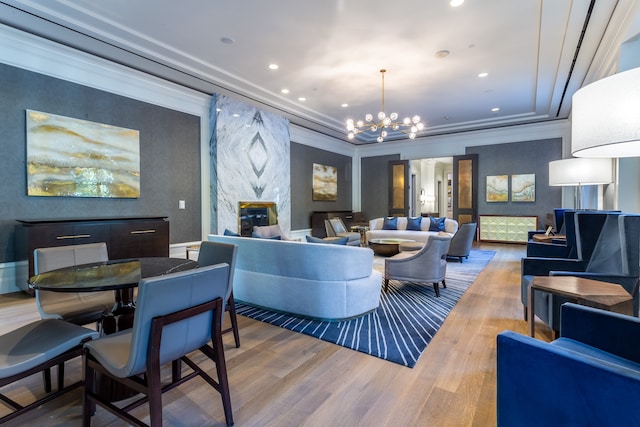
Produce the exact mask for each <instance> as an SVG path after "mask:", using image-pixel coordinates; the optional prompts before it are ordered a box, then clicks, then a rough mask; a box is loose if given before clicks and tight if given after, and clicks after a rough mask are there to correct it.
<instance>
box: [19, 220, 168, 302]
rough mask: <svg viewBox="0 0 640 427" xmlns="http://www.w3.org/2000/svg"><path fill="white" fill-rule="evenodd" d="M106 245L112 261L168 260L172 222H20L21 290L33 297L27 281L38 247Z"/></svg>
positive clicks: (32, 271) (31, 274)
mask: <svg viewBox="0 0 640 427" xmlns="http://www.w3.org/2000/svg"><path fill="white" fill-rule="evenodd" d="M99 242H105V243H106V244H107V250H108V252H109V259H125V258H142V257H168V256H169V221H168V220H167V217H165V216H152V217H149V216H145V217H111V218H65V219H20V220H18V224H17V225H16V229H15V250H16V257H17V259H18V260H27V261H28V269H27V270H26V271H24V273H23V274H19V275H18V276H17V281H18V283H17V284H18V287H19V288H20V289H22V290H23V291H25V292H28V293H30V294H33V290H32V289H29V287H28V283H27V281H28V280H29V277H31V276H33V275H34V266H33V251H34V250H35V249H36V248H48V247H56V246H67V245H79V244H84V243H99Z"/></svg>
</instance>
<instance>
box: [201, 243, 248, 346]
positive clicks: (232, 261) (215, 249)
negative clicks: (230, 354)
mask: <svg viewBox="0 0 640 427" xmlns="http://www.w3.org/2000/svg"><path fill="white" fill-rule="evenodd" d="M237 253H238V246H237V245H234V244H231V243H218V242H208V241H205V242H202V244H201V245H200V251H199V252H198V265H199V266H200V267H204V266H207V265H215V264H220V263H222V262H225V263H227V264H229V282H230V284H231V293H230V294H229V300H228V301H227V304H226V305H225V311H227V312H229V320H231V327H230V328H227V329H224V330H223V331H222V333H223V334H226V333H228V332H233V338H234V339H235V342H236V348H237V347H240V333H239V332H238V318H237V316H236V304H235V301H234V300H233V274H234V272H235V269H236V255H237Z"/></svg>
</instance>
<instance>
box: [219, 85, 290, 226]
mask: <svg viewBox="0 0 640 427" xmlns="http://www.w3.org/2000/svg"><path fill="white" fill-rule="evenodd" d="M211 111H212V113H211V114H212V116H213V114H214V113H215V117H211V123H212V124H213V125H214V126H212V127H211V129H212V138H211V148H212V149H211V150H210V151H211V153H210V155H212V159H213V158H215V163H213V161H212V168H211V170H212V172H211V173H212V181H211V182H212V187H213V183H216V182H217V186H216V189H215V192H216V195H215V196H216V197H213V194H212V197H211V204H212V208H211V214H212V218H214V214H217V221H216V226H217V227H215V228H214V227H213V225H214V224H213V222H214V220H213V219H212V228H211V230H212V232H216V229H217V231H218V233H222V232H223V231H224V229H225V228H228V229H229V230H232V231H236V232H237V231H238V202H240V201H249V202H252V201H264V202H275V203H276V206H277V210H278V223H279V224H280V228H281V229H282V230H283V231H284V232H285V233H287V234H289V233H290V231H291V172H290V163H289V159H290V136H289V121H288V120H287V119H285V118H283V117H280V116H278V115H276V114H273V113H269V112H265V111H262V110H259V109H257V108H255V107H253V106H251V105H248V104H245V103H243V102H240V101H236V100H233V99H231V98H229V97H227V96H222V95H217V96H214V97H213V98H212V105H211ZM211 190H212V192H213V188H212V189H211ZM216 200H217V205H216ZM214 205H216V206H214Z"/></svg>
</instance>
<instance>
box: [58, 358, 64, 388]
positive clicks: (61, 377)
mask: <svg viewBox="0 0 640 427" xmlns="http://www.w3.org/2000/svg"><path fill="white" fill-rule="evenodd" d="M63 388H64V362H62V363H60V364H59V365H58V390H62V389H63Z"/></svg>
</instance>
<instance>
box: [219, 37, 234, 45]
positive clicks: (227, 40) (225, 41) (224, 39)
mask: <svg viewBox="0 0 640 427" xmlns="http://www.w3.org/2000/svg"><path fill="white" fill-rule="evenodd" d="M235 42H236V41H235V40H234V39H232V38H231V37H221V38H220V43H222V44H234V43H235Z"/></svg>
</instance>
